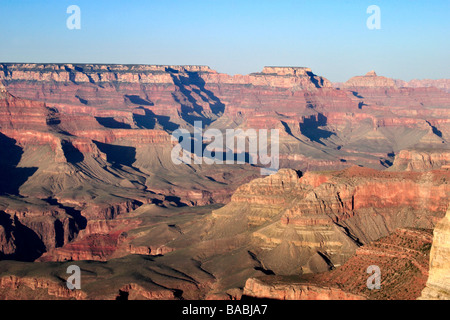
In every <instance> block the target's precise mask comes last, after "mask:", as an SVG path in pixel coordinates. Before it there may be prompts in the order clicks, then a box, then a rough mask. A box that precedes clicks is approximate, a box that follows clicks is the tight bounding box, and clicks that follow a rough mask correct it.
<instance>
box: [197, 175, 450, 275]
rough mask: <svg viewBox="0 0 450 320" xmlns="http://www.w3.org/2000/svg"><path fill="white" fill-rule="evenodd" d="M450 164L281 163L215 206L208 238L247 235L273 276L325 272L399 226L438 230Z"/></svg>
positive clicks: (447, 190)
mask: <svg viewBox="0 0 450 320" xmlns="http://www.w3.org/2000/svg"><path fill="white" fill-rule="evenodd" d="M449 177H450V176H449V172H448V171H446V170H441V171H436V172H427V173H406V172H380V171H376V170H371V169H366V168H361V167H352V168H350V169H346V170H343V171H334V172H308V173H306V174H305V175H304V176H301V175H300V174H299V173H298V172H296V171H293V170H287V169H283V170H280V171H279V172H278V173H277V174H275V175H272V176H269V177H266V178H260V179H255V180H253V181H252V182H250V183H249V184H247V185H243V186H241V187H240V188H238V189H237V191H236V192H235V194H234V195H233V196H232V199H231V202H230V203H229V204H227V205H226V206H225V207H223V208H221V209H219V210H216V211H214V212H213V214H212V217H211V227H210V228H209V229H208V231H207V233H206V235H205V237H206V239H217V238H227V237H233V236H236V235H238V234H248V235H249V238H250V239H251V240H250V241H251V242H252V245H253V249H252V250H253V252H254V253H255V255H256V256H257V258H258V259H259V261H261V263H262V264H263V265H264V268H266V269H268V270H272V271H273V272H275V273H276V274H296V273H297V274H298V273H300V272H303V273H311V272H313V273H314V272H320V271H325V270H329V269H330V268H333V267H338V266H340V265H342V264H343V263H344V262H345V261H346V260H347V259H348V258H350V257H351V256H352V255H353V254H354V253H355V251H356V249H357V248H358V247H359V246H361V245H363V244H367V243H370V242H372V241H374V240H377V239H379V238H381V237H385V236H387V235H389V234H390V233H392V232H393V231H394V230H396V229H397V228H399V227H401V228H404V227H414V228H428V229H430V228H433V226H434V224H435V223H436V222H437V221H438V220H439V219H440V218H441V217H442V216H443V215H444V212H445V210H446V208H447V204H448V196H449V193H450V188H449V185H448V182H447V181H448V179H449Z"/></svg>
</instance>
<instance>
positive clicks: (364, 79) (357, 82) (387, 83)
mask: <svg viewBox="0 0 450 320" xmlns="http://www.w3.org/2000/svg"><path fill="white" fill-rule="evenodd" d="M343 87H344V88H349V87H369V88H373V87H393V88H396V87H397V85H396V83H395V80H393V79H391V78H386V77H382V76H378V75H377V74H376V72H375V71H373V70H372V71H369V72H367V73H366V74H365V75H364V76H356V77H352V78H350V79H349V80H348V81H347V82H345V83H344V85H343Z"/></svg>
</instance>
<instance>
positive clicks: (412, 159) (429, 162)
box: [389, 150, 450, 171]
mask: <svg viewBox="0 0 450 320" xmlns="http://www.w3.org/2000/svg"><path fill="white" fill-rule="evenodd" d="M449 165H450V152H448V151H447V150H429V151H419V150H402V151H400V152H399V154H398V155H397V156H396V157H395V160H394V163H393V165H392V167H390V168H389V170H392V171H428V170H433V169H441V168H442V169H449V168H450V166H449Z"/></svg>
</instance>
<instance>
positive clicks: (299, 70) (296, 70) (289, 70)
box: [261, 66, 312, 76]
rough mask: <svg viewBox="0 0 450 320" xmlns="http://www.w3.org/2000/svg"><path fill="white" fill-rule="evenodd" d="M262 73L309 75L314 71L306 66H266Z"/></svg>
mask: <svg viewBox="0 0 450 320" xmlns="http://www.w3.org/2000/svg"><path fill="white" fill-rule="evenodd" d="M261 73H266V74H276V75H278V76H307V75H308V73H312V71H311V69H310V68H306V67H270V66H268V67H264V68H263V70H262V72H261Z"/></svg>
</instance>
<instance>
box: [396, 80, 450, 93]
mask: <svg viewBox="0 0 450 320" xmlns="http://www.w3.org/2000/svg"><path fill="white" fill-rule="evenodd" d="M395 83H396V85H397V86H398V87H408V88H428V87H435V88H438V89H441V90H443V91H445V92H448V93H450V80H449V79H421V80H419V79H413V80H411V81H403V80H395Z"/></svg>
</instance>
